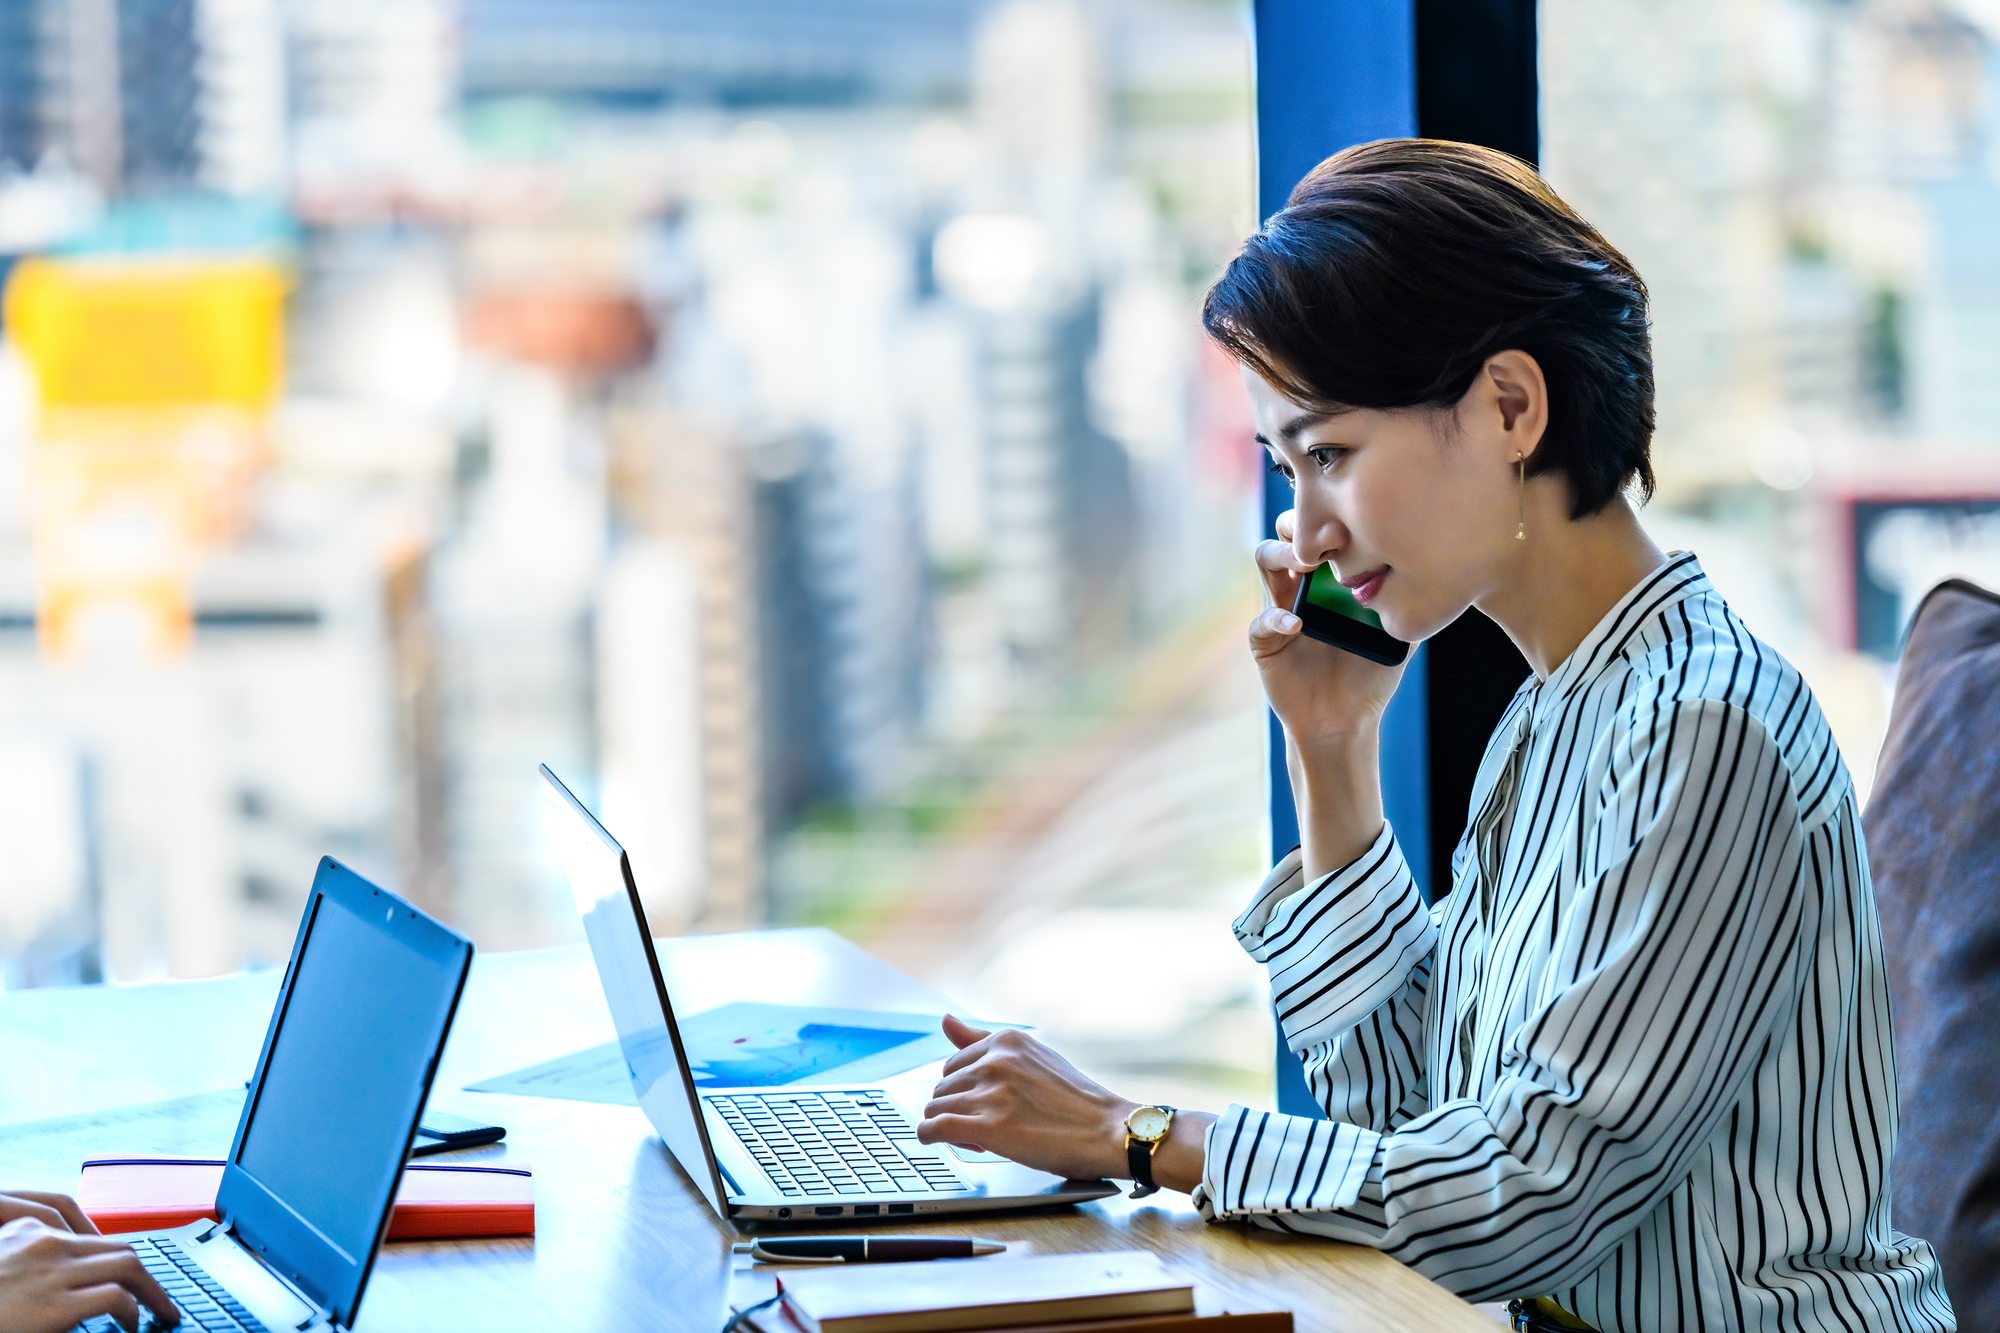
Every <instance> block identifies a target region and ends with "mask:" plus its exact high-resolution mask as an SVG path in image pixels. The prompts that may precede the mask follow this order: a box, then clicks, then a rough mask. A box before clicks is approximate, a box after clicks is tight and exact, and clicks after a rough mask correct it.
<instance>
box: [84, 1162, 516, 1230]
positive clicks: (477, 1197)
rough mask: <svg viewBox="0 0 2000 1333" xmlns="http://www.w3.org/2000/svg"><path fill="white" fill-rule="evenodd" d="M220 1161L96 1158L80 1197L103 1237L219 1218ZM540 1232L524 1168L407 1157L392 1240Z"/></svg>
mask: <svg viewBox="0 0 2000 1333" xmlns="http://www.w3.org/2000/svg"><path fill="white" fill-rule="evenodd" d="M222 1168H223V1163H222V1162H220V1161H216V1160H214V1159H212V1158H202V1157H94V1158H92V1159H91V1160H89V1161H87V1162H85V1163H84V1164H83V1179H82V1182H81V1183H80V1184H79V1185H78V1186H77V1191H76V1201H77V1203H78V1204H80V1205H81V1206H82V1208H83V1211H84V1214H85V1216H87V1217H89V1218H90V1220H91V1221H92V1222H95V1223H96V1224H97V1229H98V1230H99V1231H102V1232H104V1233H105V1234H106V1235H112V1234H114V1233H116V1232H120V1231H158V1230H164V1229H166V1228H169V1227H178V1226H185V1225H186V1224H187V1223H189V1222H193V1221H195V1220H196V1219H198V1218H203V1217H214V1216H215V1191H216V1190H217V1188H219V1187H220V1186H221V1184H222ZM534 1234H535V1178H534V1176H533V1175H532V1174H530V1173H529V1171H528V1170H527V1169H526V1168H525V1167H519V1166H501V1165H498V1164H495V1165H493V1166H474V1165H472V1164H470V1163H467V1164H463V1165H454V1164H451V1163H445V1162H435V1163H433V1162H410V1163H407V1164H405V1165H404V1167H403V1184H402V1187H401V1188H400V1189H398V1190H397V1191H396V1211H395V1212H394V1213H393V1214H392V1215H391V1216H390V1218H389V1239H390V1240H419V1239H430V1240H445V1239H460V1238H463V1237H467V1236H532V1235H534Z"/></svg>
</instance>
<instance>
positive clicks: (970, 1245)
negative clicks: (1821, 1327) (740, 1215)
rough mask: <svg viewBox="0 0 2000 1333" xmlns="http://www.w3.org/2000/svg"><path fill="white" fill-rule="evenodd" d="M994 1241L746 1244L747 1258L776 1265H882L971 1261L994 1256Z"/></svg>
mask: <svg viewBox="0 0 2000 1333" xmlns="http://www.w3.org/2000/svg"><path fill="white" fill-rule="evenodd" d="M1006 1248H1007V1247H1006V1246H1005V1245H1003V1244H1001V1243H1000V1242H999V1241H997V1240H972V1239H969V1238H967V1237H964V1236H798V1237H785V1236H765V1237H760V1238H759V1239H757V1240H754V1241H752V1242H750V1249H749V1253H750V1257H751V1258H753V1259H761V1260H763V1261H764V1262H765V1263H780V1264H884V1263H908V1262H910V1261H912V1260H918V1259H971V1258H974V1257H976V1256H978V1255H982V1254H998V1253H1000V1252H1001V1251H1002V1250H1004V1249H1006Z"/></svg>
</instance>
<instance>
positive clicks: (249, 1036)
mask: <svg viewBox="0 0 2000 1333" xmlns="http://www.w3.org/2000/svg"><path fill="white" fill-rule="evenodd" d="M662 944H663V951H662V961H663V963H664V965H665V966H666V967H667V968H668V970H669V971H670V973H671V976H672V980H671V984H672V985H673V987H674V990H675V993H676V994H677V995H680V996H683V997H685V1006H686V1008H687V1009H688V1010H689V1011H695V1010H698V1009H704V1008H708V1007H711V1006H713V1005H717V1004H722V1003H725V1002H727V1001H730V1000H736V999H746V998H756V999H759V1000H764V1001H768V1002H771V1003H777V1004H827V1005H837V1006H851V1007H856V1008H877V1009H892V1010H905V1011H915V1010H934V1009H936V1008H938V1007H941V1006H942V1004H943V1000H942V997H940V996H938V995H936V994H934V993H933V992H931V991H930V990H928V989H927V988H925V987H923V986H921V985H919V984H918V983H916V982H915V981H913V980H911V979H910V978H908V977H906V976H904V975H903V974H902V973H900V972H897V971H895V970H894V969H893V968H890V967H888V966H887V965H886V964H884V963H881V962H879V961H878V960H876V959H874V958H871V957H869V956H868V955H867V954H865V953H863V952H861V951H860V950H859V949H856V948H855V947H854V946H853V945H851V944H848V943H847V942H846V941H844V940H842V939H840V938H839V937H837V936H834V935H832V934H829V933H828V932H825V931H819V930H784V931H763V932H753V933H748V934H742V935H717V936H706V937H698V938H693V939H685V940H668V941H663V942H662ZM276 987H277V977H276V975H275V974H272V973H265V974H262V975H258V976H246V977H230V978H224V979H221V980H218V981H211V982H184V983H174V984H163V985H154V986H134V987H125V988H82V989H76V990H64V991H25V992H16V993H13V994H7V995H0V1185H14V1186H17V1187H20V1188H41V1189H59V1190H67V1191H74V1189H75V1188H76V1179H77V1169H78V1162H79V1161H80V1160H81V1158H82V1157H84V1156H85V1155H88V1154H91V1153H102V1152H113V1151H120V1150H131V1151H148V1152H180V1153H187V1154H210V1153H212V1154H214V1155H218V1156H219V1155H222V1153H223V1152H225V1151H226V1149H227V1147H228V1143H229V1138H230V1134H231V1133H232V1132H233V1130H234V1128H235V1119H236V1117H235V1112H234V1111H233V1110H232V1109H230V1108H231V1105H232V1099H231V1098H230V1097H229V1096H228V1095H226V1094H228V1093H229V1092H231V1091H235V1090H240V1087H241V1084H242V1081H243V1080H244V1079H245V1078H246V1077H248V1076H249V1074H250V1072H251V1070H252V1068H253V1067H254V1065H255V1063H256V1057H257V1051H258V1048H259V1046H260V1044H261V1042H262V1040H263V1034H264V1026H265V1024H266V1022H267V1021H268V1020H269V1015H270V1005H271V999H272V996H273V995H274V994H275V993H276ZM612 1037H613V1032H612V1029H611V1020H610V1016H609V1014H608V1013H607V1012H606V1010H605V1006H604V998H603V994H602V992H601V991H599V989H598V986H597V976H596V973H595V971H594V970H593V969H592V967H591V964H590V959H589V956H588V954H587V953H586V952H585V951H584V950H583V949H582V948H581V947H577V948H566V949H548V950H538V951H534V952H528V953H514V954H491V955H484V956H481V957H479V958H478V959H477V960H476V961H475V963H474V966H473V972H472V979H471V981H470V982H469V983H468V986H467V990H466V994H465V999H464V1001H463V1004H462V1005H461V1007H460V1009H459V1015H458V1023H457V1027H456V1029H455V1030H454V1031H453V1033H452V1037H451V1044H450V1046H449V1047H448V1049H447V1050H446V1052H445V1058H444V1062H443V1066H442V1068H441V1070H440V1072H439V1076H438V1081H437V1091H436V1093H435V1095H434V1096H433V1104H434V1105H436V1106H438V1107H439V1108H440V1109H443V1110H452V1111H458V1112H460V1113H462V1114H465V1115H469V1116H477V1117H480V1118H482V1119H489V1120H493V1121H496V1122H498V1123H501V1124H505V1125H506V1126H507V1127H508V1138H507V1143H506V1145H505V1146H504V1148H492V1149H484V1150H474V1152H473V1154H465V1156H470V1155H481V1156H485V1157H492V1158H506V1159H510V1160H516V1161H522V1162H526V1163H528V1164H529V1165H531V1166H533V1168H534V1170H535V1192H536V1213H537V1217H536V1221H537V1227H538V1231H539V1234H538V1235H537V1236H536V1237H535V1238H534V1239H532V1240H528V1239H520V1240H486V1241H426V1242H403V1243H397V1244H394V1245H390V1246H387V1247H386V1248H385V1249H384V1250H383V1253H382V1257H381V1259H380V1260H379V1261H378V1262H377V1264H376V1268H375V1275H374V1278H373V1280H372V1282H371V1283H370V1286H369V1289H368V1294H367V1298H366V1300H365V1301H364V1302H363V1305H362V1313H361V1318H360V1320H359V1324H360V1330H359V1333H401V1331H402V1330H412V1331H413V1333H414V1331H415V1330H449V1329H478V1330H482V1333H487V1331H490V1333H504V1331H505V1330H513V1329H523V1330H526V1329H536V1330H551V1329H560V1330H599V1329H602V1330H614V1329H632V1330H646V1333H658V1331H659V1330H689V1331H690V1333H713V1330H716V1329H719V1328H720V1327H721V1324H722V1320H723V1317H724V1313H725V1305H726V1298H727V1291H728V1284H729V1281H730V1273H731V1269H732V1264H735V1263H740V1261H737V1260H734V1259H733V1258H732V1256H731V1253H730V1248H729V1247H730V1243H731V1242H732V1241H734V1240H736V1239H738V1238H739V1237H738V1235H737V1233H736V1232H735V1231H734V1230H733V1229H732V1228H730V1227H729V1226H727V1225H725V1224H724V1223H723V1222H721V1221H720V1220H719V1219H717V1218H716V1216H715V1214H714V1212H713V1211H712V1210H711V1209H710V1208H709V1207H708V1205H707V1204H706V1203H705V1202H703V1201H702V1199H701V1196H700V1195H698V1194H697V1193H696V1192H695V1190H694V1188H693V1187H692V1186H691V1185H690V1184H689V1183H688V1181H687V1179H686V1178H685V1177H684V1176H683V1175H682V1174H681V1173H680V1170H679V1168H678V1167H677V1166H676V1165H675V1163H674V1162H673V1160H672V1158H671V1157H669V1156H668V1154H667V1151H666V1148H665V1146H664V1145H662V1144H661V1142H660V1140H659V1139H658V1137H657V1136H655V1135H654V1133H653V1131H652V1128H651V1126H649V1125H648V1124H647V1123H646V1120H645V1118H644V1117H643V1116H642V1115H640V1113H639V1112H638V1110H637V1109H635V1108H631V1107H624V1106H600V1105H594V1104H591V1103H586V1102H566V1101H554V1100H550V1099H546V1098H539V1097H510V1096H497V1095H489V1094H481V1093H468V1092H465V1091H462V1089H463V1087H464V1085H465V1084H467V1083H472V1082H476V1081H478V1080H479V1079H482V1078H486V1077H488V1076H490V1075H493V1074H498V1073H502V1072H505V1071H507V1070H511V1069H518V1068H520V1067H522V1066H524V1065H528V1064H533V1063H536V1062H538V1061H541V1060H546V1059H550V1058H553V1057H555V1056H558V1055H562V1054H564V1053H566V1052H569V1051H574V1050H578V1049H580V1048H582V1047H586V1046H591V1045H595V1044H597V1043H599V1042H604V1041H609V1040H611V1039H612ZM935 1074H936V1066H931V1067H930V1068H929V1069H928V1070H919V1071H916V1073H915V1074H914V1077H916V1078H918V1079H921V1080H928V1079H930V1078H934V1077H935ZM134 1093H136V1094H137V1095H138V1096H139V1097H143V1098H148V1099H158V1098H192V1100H190V1101H188V1102H186V1103H184V1104H183V1106H182V1108H181V1114H179V1115H177V1116H163V1117H157V1118H155V1119H152V1120H148V1121H146V1122H144V1123H143V1124H131V1125H124V1126H118V1125H112V1124H107V1123H99V1124H96V1125H89V1124H86V1125H82V1126H78V1125H76V1124H74V1123H72V1124H70V1125H69V1126H67V1127H62V1126H57V1125H52V1124H50V1123H49V1122H48V1121H47V1119H46V1118H47V1117H57V1116H65V1117H69V1116H78V1115H85V1116H89V1117H90V1118H91V1119H93V1120H94V1119H97V1117H95V1116H91V1115H90V1113H94V1112H101V1111H103V1110H105V1109H106V1108H109V1107H115V1106H119V1105H122V1104H125V1103H129V1102H131V1101H133V1100H135V1097H134V1096H133V1094H134ZM197 1094H209V1095H207V1096H198V1095H197ZM236 1100H240V1099H236ZM21 1122H37V1123H31V1124H23V1123H21ZM917 1225H918V1226H920V1227H923V1228H925V1229H935V1230H937V1231H939V1232H941V1233H946V1234H950V1233H960V1234H978V1235H987V1236H993V1237H996V1238H998V1239H1001V1240H1005V1241H1007V1242H1008V1244H1009V1245H1010V1246H1011V1247H1012V1252H1013V1253H1017V1254H1019V1253H1036V1252H1040V1253H1049V1252H1055V1251H1075V1250H1108V1249H1141V1248H1143V1249H1150V1250H1156V1251H1158V1252H1159V1253H1160V1254H1162V1255H1163V1256H1165V1257H1166V1258H1167V1259H1169V1260H1170V1261H1171V1262H1173V1263H1174V1264H1176V1265H1178V1266H1179V1267H1181V1268H1182V1269H1184V1270H1186V1271H1188V1272H1190V1273H1192V1274H1194V1275H1196V1276H1198V1277H1199V1278H1200V1279H1202V1280H1203V1281H1204V1282H1206V1283H1208V1284H1209V1285H1210V1286H1212V1287H1213V1288H1214V1289H1216V1290H1217V1292H1218V1293H1220V1294H1222V1295H1223V1296H1224V1297H1226V1298H1228V1299H1229V1300H1230V1302H1231V1304H1232V1305H1233V1306H1234V1308H1241V1309H1271V1308H1289V1309H1291V1310H1293V1311H1295V1312H1296V1313H1297V1316H1298V1325H1299V1328H1300V1330H1301V1333H1320V1331H1322V1330H1323V1331H1324V1333H1334V1331H1335V1330H1364V1329H1365V1330H1377V1329H1410V1328H1422V1329H1423V1330H1424V1331H1425V1333H1452V1331H1453V1330H1462V1331H1463V1333H1494V1329H1495V1325H1494V1323H1493V1321H1492V1320H1491V1319H1490V1318H1488V1317H1487V1316H1485V1315H1483V1314H1481V1313H1480V1312H1478V1311H1477V1310H1475V1309H1474V1308H1473V1307H1472V1306H1470V1305H1467V1304H1466V1303H1465V1302H1463V1301H1461V1300H1459V1299H1458V1298H1457V1297H1455V1296H1452V1295H1450V1294H1449V1293H1447V1292H1445V1291H1444V1290H1443V1289H1442V1288H1439V1287H1438V1286H1436V1285H1435V1284H1433V1283H1431V1282H1430V1281H1428V1280H1427V1279H1425V1278H1422V1277H1419V1276H1417V1275H1416V1274H1414V1273H1412V1272H1410V1271H1409V1270H1408V1269H1406V1268H1404V1267H1403V1266H1401V1265H1400V1264H1397V1263H1396V1262H1394V1261H1393V1260H1390V1259H1387V1258H1385V1257H1383V1256H1382V1255H1381V1254H1378V1253H1376V1252H1375V1251H1373V1250H1368V1249H1361V1248H1357V1247H1354V1246H1349V1245H1342V1244H1338V1243H1335V1242H1332V1241H1318V1240H1304V1239H1296V1238H1291V1237H1285V1236H1280V1235H1276V1234H1272V1233H1268V1232H1257V1231H1250V1230H1248V1229H1245V1228H1239V1227H1236V1226H1219V1227H1212V1226H1208V1225H1206V1224H1204V1223H1203V1222H1202V1221H1201V1219H1200V1218H1199V1217H1197V1216H1196V1215H1195V1213H1194V1210H1193V1209H1192V1208H1191V1207H1189V1206H1188V1203H1187V1200H1186V1197H1185V1196H1183V1195H1174V1194H1161V1195H1156V1196H1154V1197H1153V1198H1151V1199H1148V1200H1146V1201H1144V1202H1143V1203H1135V1202H1133V1201H1131V1200H1128V1199H1124V1198H1122V1197H1121V1198H1116V1199H1107V1200H1103V1201H1100V1202H1098V1203H1093V1204H1090V1205H1087V1206H1085V1207H1082V1208H1074V1209H1058V1210H1051V1211H1046V1212H1041V1213H1037V1214H1012V1215H1008V1214H997V1215H987V1216H985V1217H981V1218H978V1219H976V1220H970V1221H966V1222H942V1223H928V1222H927V1223H919V1224H917ZM884 1229H894V1230H899V1231H900V1230H911V1229H913V1228H912V1225H911V1223H910V1221H909V1220H908V1219H900V1218H899V1219H896V1220H895V1221H894V1222H893V1223H885V1224H884Z"/></svg>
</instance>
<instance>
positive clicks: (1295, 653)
mask: <svg viewBox="0 0 2000 1333" xmlns="http://www.w3.org/2000/svg"><path fill="white" fill-rule="evenodd" d="M1277 530H1278V540H1276V541H1269V540H1266V541H1261V542H1258V543H1257V572H1258V573H1259V574H1261V575H1262V576H1263V579H1264V589H1265V591H1266V592H1268V593H1269V594H1270V595H1271V601H1272V603H1273V604H1272V605H1271V606H1267V607H1265V608H1264V610H1263V612H1262V614H1260V615H1259V616H1258V617H1257V618H1256V619H1255V620H1253V621H1251V622H1250V654H1251V656H1252V657H1254V658H1255V659H1256V661H1257V670H1258V672H1259V674H1261V675H1262V676H1263V678H1264V697H1265V698H1266V699H1268V700H1270V702H1271V709H1272V711H1273V712H1275V713H1277V715H1278V720H1279V721H1280V722H1282V723H1284V725H1285V735H1286V737H1287V738H1288V739H1289V740H1290V741H1291V742H1292V744H1293V745H1295V746H1297V747H1299V749H1300V751H1301V752H1302V753H1308V754H1309V753H1310V752H1312V751H1313V750H1315V749H1317V748H1321V747H1323V746H1327V745H1339V746H1346V745H1350V744H1353V743H1354V742H1356V741H1368V742H1372V740H1373V738H1374V736H1375V734H1376V729H1377V727H1378V725H1379V724H1380V722H1381V720H1382V710H1383V709H1385V708H1387V707H1388V706H1389V698H1390V696H1391V695H1393V694H1395V692H1396V685H1397V683H1398V682H1399V681H1401V680H1402V678H1403V668H1402V667H1401V666H1393V667H1389V666H1382V665H1380V664H1378V663H1375V662H1371V661H1369V660H1368V659H1367V658H1365V657H1361V656H1358V655H1357V654H1354V653H1350V652H1347V651H1345V650H1344V649H1340V648H1335V647H1334V646H1333V645H1332V644H1328V643H1321V642H1320V641H1319V640H1317V639H1309V638H1307V637H1306V636H1305V635H1304V634H1303V633H1301V632H1300V631H1301V628H1302V626H1301V624H1300V622H1299V618H1298V617H1297V616H1295V615H1293V614H1292V612H1291V608H1292V606H1293V605H1294V604H1295V603H1296V602H1297V601H1298V596H1299V584H1300V582H1301V581H1303V580H1304V579H1305V577H1306V576H1307V575H1309V574H1311V573H1312V571H1313V570H1314V568H1316V566H1314V565H1308V564H1306V563H1304V562H1303V561H1301V560H1300V559H1299V556H1298V552H1297V550H1296V549H1295V548H1294V547H1293V545H1292V534H1293V531H1294V528H1293V511H1291V510H1289V509H1287V510H1286V511H1285V512H1284V513H1282V514H1280V515H1278V522H1277ZM1405 664H1407V659H1405Z"/></svg>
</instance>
